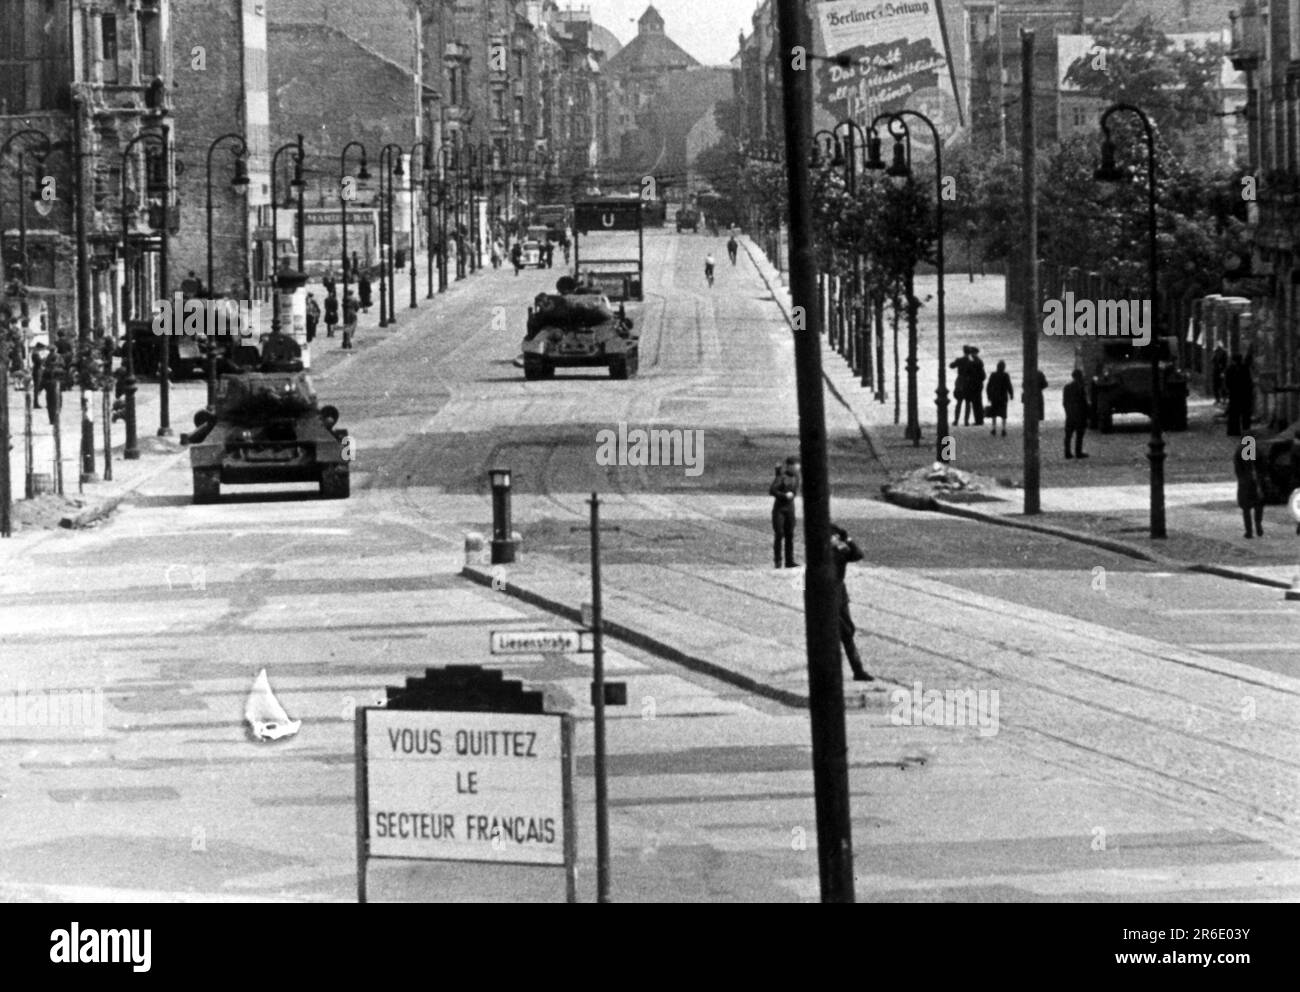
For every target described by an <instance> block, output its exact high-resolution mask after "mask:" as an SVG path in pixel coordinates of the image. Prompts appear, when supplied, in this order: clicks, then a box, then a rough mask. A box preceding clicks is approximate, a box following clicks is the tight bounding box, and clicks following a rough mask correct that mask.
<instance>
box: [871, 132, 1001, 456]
mask: <svg viewBox="0 0 1300 992" xmlns="http://www.w3.org/2000/svg"><path fill="white" fill-rule="evenodd" d="M908 117H914V118H916V119H917V120H918V121H920V122H921V123H922V124H924V125H925V126H926V127H928V128H929V129H930V137H931V140H933V141H934V202H935V226H936V243H935V263H936V264H935V272H936V274H937V279H938V308H937V321H938V337H937V342H938V348H939V384H938V388H937V389H936V390H935V394H934V395H935V408H936V410H937V412H938V429H937V430H936V431H935V435H936V436H935V458H936V460H937V461H941V462H944V463H946V462H947V461H948V458H947V455H948V453H949V452H950V451H951V450H952V448H951V445H949V444H947V443H946V442H947V439H948V437H949V431H950V428H949V424H948V355H947V345H946V341H947V338H946V325H945V323H944V244H943V235H944V224H943V141H942V140H941V138H940V136H939V129H938V128H937V127H935V125H934V121H932V120H930V118H929V117H927V116H926V115H925V114H922V113H920V112H919V111H916V110H900V111H897V112H896V113H891V114H882V115H880V116H879V117H877V118H876V120H875V121H872V122H871V130H872V133H873V135H874V133H875V127H876V122H877V121H879V120H881V119H882V118H883V119H887V120H888V121H889V127H890V134H892V135H894V162H895V163H898V162H899V161H900V160H901V161H903V162H905V169H906V171H905V172H902V173H901V174H902V175H905V176H907V177H909V178H910V177H911V174H912V132H911V129H910V128H908V126H907V120H906V118H908ZM895 124H896V125H897V126H898V128H899V130H898V131H897V132H895V130H894V126H895ZM873 140H874V143H873V142H868V147H869V157H868V161H867V168H869V169H881V168H885V163H884V161H883V160H882V159H881V157H880V139H879V138H874V139H873ZM900 145H905V146H906V150H905V152H900V147H899V146H900ZM888 171H889V174H890V175H894V176H897V175H900V172H899V171H898V169H897V168H896V167H895V166H890V167H889V170H888ZM908 291H909V292H911V288H910V287H909V289H908ZM908 305H909V306H910V305H911V301H910V300H909V301H908ZM915 360H916V359H915V355H914V354H910V355H909V356H908V362H909V373H908V374H909V375H912V374H913V372H912V370H911V369H912V365H913V364H915ZM975 402H981V401H980V400H979V399H978V398H976V400H975ZM910 404H911V401H910V400H909V414H908V416H909V418H910V416H911V414H910ZM909 426H910V425H909ZM918 437H919V430H918Z"/></svg>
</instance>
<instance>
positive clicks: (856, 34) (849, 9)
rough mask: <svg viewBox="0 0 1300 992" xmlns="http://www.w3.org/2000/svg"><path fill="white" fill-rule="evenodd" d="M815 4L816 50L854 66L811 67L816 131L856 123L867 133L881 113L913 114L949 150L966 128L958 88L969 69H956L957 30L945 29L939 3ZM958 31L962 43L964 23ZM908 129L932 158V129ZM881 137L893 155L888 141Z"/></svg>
mask: <svg viewBox="0 0 1300 992" xmlns="http://www.w3.org/2000/svg"><path fill="white" fill-rule="evenodd" d="M813 6H814V7H815V10H816V15H815V25H816V31H817V39H816V51H817V52H819V53H820V54H824V55H827V56H832V57H833V56H839V55H847V56H848V57H849V58H850V59H851V60H852V63H853V64H852V66H851V67H849V68H847V69H846V68H841V67H840V66H838V65H835V64H833V63H830V62H826V61H823V60H820V59H819V60H817V61H816V62H814V63H813V72H814V76H813V92H814V97H813V100H814V108H815V119H816V126H817V127H818V128H833V127H834V126H835V125H836V124H837V123H838V122H840V121H842V120H845V119H852V120H853V121H855V122H857V123H858V124H859V125H860V126H862V127H863V128H864V129H865V128H866V127H867V126H868V125H869V124H870V123H871V121H872V120H873V119H874V118H875V117H876V116H877V115H878V114H881V113H887V112H889V111H898V110H904V109H906V110H915V111H918V112H920V113H922V114H925V115H926V116H927V117H929V118H930V119H931V120H932V121H933V122H934V125H935V128H936V129H937V130H938V132H939V134H940V136H941V138H942V140H943V142H944V145H945V146H946V145H948V144H949V143H951V142H952V140H953V139H954V138H955V137H956V136H957V135H958V134H960V133H961V131H962V130H963V129H964V128H965V127H966V125H967V121H966V116H965V110H964V106H963V103H962V96H963V93H964V90H965V87H961V86H959V85H958V82H957V81H958V79H959V78H960V75H961V72H963V71H964V70H963V69H961V68H960V67H959V66H958V65H956V64H955V63H954V58H953V52H952V51H951V49H950V48H949V44H948V39H949V35H950V32H951V28H952V27H954V26H950V25H947V24H945V19H944V13H943V9H942V6H941V2H940V0H897V2H882V0H831V2H828V3H817V4H814V5H813ZM957 13H958V14H960V13H961V11H960V7H958V8H957ZM955 27H956V29H957V34H956V35H952V37H954V38H956V39H957V40H958V41H960V39H961V34H960V32H961V29H962V24H961V23H958V24H956V25H955ZM960 61H961V62H962V63H963V64H964V62H965V60H964V59H962V60H960ZM908 126H909V128H910V130H911V133H912V145H913V151H914V154H915V155H916V157H918V158H922V157H926V156H928V155H929V154H931V153H932V148H933V144H934V142H933V140H932V139H931V137H930V132H929V129H928V128H926V127H925V125H924V124H921V123H920V122H918V121H916V120H915V119H911V120H909V121H908ZM841 133H843V132H841ZM881 137H882V138H885V139H886V140H885V154H886V156H888V154H889V151H888V149H889V141H888V138H887V135H885V134H883V133H882V134H881Z"/></svg>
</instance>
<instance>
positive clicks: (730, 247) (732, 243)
mask: <svg viewBox="0 0 1300 992" xmlns="http://www.w3.org/2000/svg"><path fill="white" fill-rule="evenodd" d="M739 251H740V242H739V241H737V240H736V236H735V235H734V234H733V235H732V236H731V237H730V238H729V239H728V240H727V257H728V258H729V259H731V264H732V265H735V264H736V253H737V252H739Z"/></svg>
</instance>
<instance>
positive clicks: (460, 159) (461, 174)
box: [451, 143, 469, 279]
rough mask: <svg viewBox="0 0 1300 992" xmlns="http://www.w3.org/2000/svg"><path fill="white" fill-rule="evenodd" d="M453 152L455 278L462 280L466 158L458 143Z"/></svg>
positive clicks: (464, 259) (465, 229) (463, 276)
mask: <svg viewBox="0 0 1300 992" xmlns="http://www.w3.org/2000/svg"><path fill="white" fill-rule="evenodd" d="M453 152H454V153H453V155H452V159H451V164H452V168H453V169H454V170H455V172H456V278H457V279H464V278H465V261H466V256H467V254H468V253H467V252H466V250H465V236H466V234H467V233H468V230H469V229H468V228H467V227H466V226H465V224H464V223H462V222H461V219H460V211H461V208H462V207H463V206H464V205H465V169H466V164H467V162H468V156H467V155H466V154H465V147H464V146H463V145H461V144H459V143H457V144H456V146H455V147H454V149H453Z"/></svg>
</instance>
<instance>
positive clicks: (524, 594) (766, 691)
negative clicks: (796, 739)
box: [460, 565, 808, 709]
mask: <svg viewBox="0 0 1300 992" xmlns="http://www.w3.org/2000/svg"><path fill="white" fill-rule="evenodd" d="M460 574H461V577H462V578H466V579H469V580H470V581H471V582H476V583H478V584H479V585H481V586H487V587H488V588H491V589H494V590H496V591H497V592H504V593H505V594H506V595H508V596H513V597H514V598H515V599H518V600H520V601H521V602H524V603H528V604H529V605H530V606H536V607H538V608H539V609H543V610H546V611H547V612H549V613H554V614H555V615H556V616H560V617H563V618H564V619H566V620H570V621H572V622H574V623H582V612H581V611H580V610H575V609H574V608H573V607H572V606H565V605H564V604H563V603H560V602H557V601H556V600H553V599H549V598H547V597H546V596H543V595H541V594H540V593H536V592H533V591H532V590H530V589H525V588H523V587H522V586H519V585H516V584H515V583H513V582H508V581H507V582H505V583H504V587H503V586H502V581H501V579H500V578H494V577H493V576H492V575H491V574H490V573H488V572H485V571H483V570H482V569H480V568H476V567H475V566H473V565H466V566H465V567H464V568H463V569H462V570H461V573H460ZM604 628H605V633H606V634H608V635H609V636H610V637H613V638H615V639H616V640H620V641H623V642H624V643H625V644H631V645H632V646H633V647H635V648H640V649H641V650H643V651H646V652H648V653H650V654H653V655H655V656H656V657H658V658H662V659H664V660H665V661H671V662H673V663H674V664H677V665H681V666H682V667H683V668H685V669H688V670H689V671H692V672H696V673H698V674H700V675H707V676H708V677H709V678H713V679H717V680H718V681H719V682H725V683H727V684H728V685H733V686H735V687H736V688H737V689H743V690H744V691H746V692H750V693H753V694H754V695H756V696H762V697H763V698H765V699H771V700H773V701H774V702H778V703H781V704H782V705H785V706H789V707H792V708H795V709H807V708H808V697H807V696H805V695H801V694H800V693H797V692H790V691H789V690H787V689H778V688H776V687H775V686H770V685H768V684H767V683H765V682H759V681H758V680H757V679H753V678H750V677H749V676H748V675H741V674H740V673H739V672H734V671H732V670H731V669H729V668H724V667H722V666H721V665H718V664H715V663H714V662H711V661H708V660H706V659H704V658H700V657H697V656H696V655H692V654H687V653H686V652H685V651H681V650H679V649H677V648H675V647H673V646H672V645H671V644H668V643H666V642H664V641H661V640H659V639H658V638H657V637H651V636H650V635H649V634H643V633H641V632H640V631H638V630H634V629H633V628H631V627H628V626H626V625H625V624H621V623H617V622H614V621H611V620H605V621H604Z"/></svg>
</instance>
